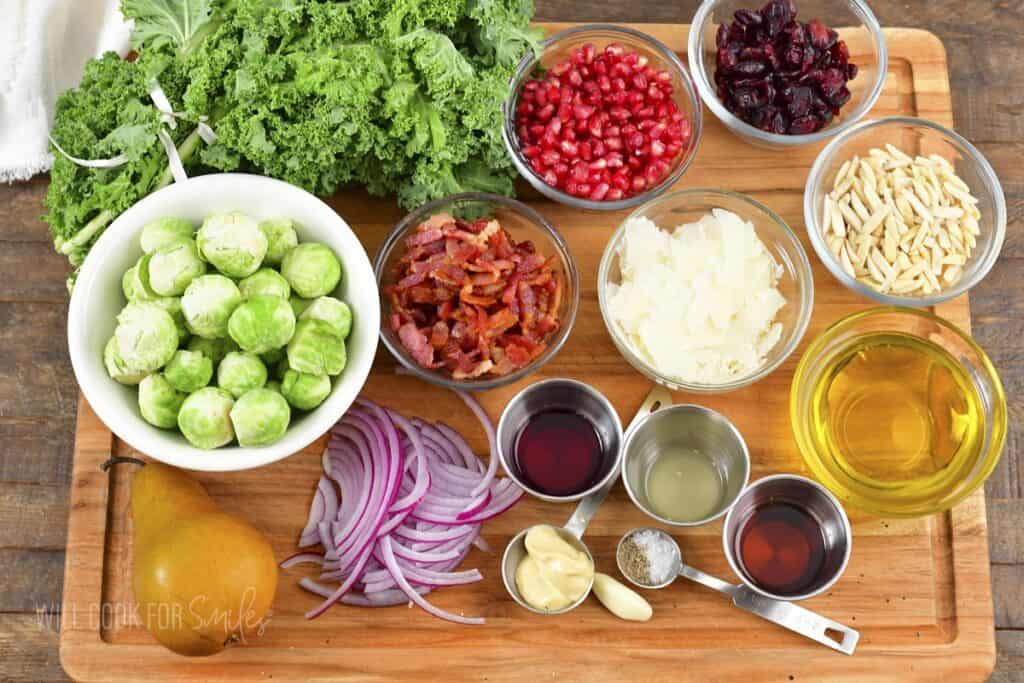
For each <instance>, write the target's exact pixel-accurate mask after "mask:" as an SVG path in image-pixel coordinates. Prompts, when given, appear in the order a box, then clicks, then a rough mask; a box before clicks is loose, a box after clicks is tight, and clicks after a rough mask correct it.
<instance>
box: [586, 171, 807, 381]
mask: <svg viewBox="0 0 1024 683" xmlns="http://www.w3.org/2000/svg"><path fill="white" fill-rule="evenodd" d="M699 195H712V196H719V197H728V198H729V199H735V200H739V201H741V202H744V203H746V204H748V205H750V206H751V207H752V208H754V209H755V210H757V211H758V212H760V213H762V214H764V215H765V216H766V217H767V218H768V219H770V220H771V221H773V222H774V223H775V225H776V226H778V227H779V228H781V229H782V231H783V233H784V234H785V235H787V236H788V237H789V238H790V240H791V242H792V244H793V245H795V247H796V250H795V252H796V256H797V258H793V266H794V269H795V270H796V272H797V279H798V280H801V281H802V282H803V284H804V285H805V286H804V287H803V288H802V291H803V296H801V297H800V300H799V305H800V309H799V314H798V316H797V320H796V325H795V327H794V333H793V334H792V338H791V339H790V341H789V342H788V343H787V344H786V345H785V346H783V347H782V349H781V351H780V353H779V354H778V357H777V358H776V359H775V360H773V361H770V362H767V363H765V364H764V365H762V366H761V367H759V368H758V369H757V370H755V371H754V372H752V373H750V374H749V375H744V376H743V377H739V378H737V379H733V380H730V381H728V382H721V383H718V384H703V383H697V382H684V381H680V380H678V379H675V378H672V377H668V376H666V375H663V374H661V373H659V372H657V371H656V370H655V369H654V368H653V367H651V366H650V364H648V363H647V362H646V361H644V360H643V359H642V358H640V357H639V356H638V355H637V354H636V353H635V352H634V351H633V349H632V345H631V344H629V342H628V341H626V340H625V339H624V338H623V337H622V333H621V332H620V331H619V330H618V329H617V327H616V324H615V323H614V321H612V320H610V318H609V316H610V313H609V311H608V294H607V291H606V290H607V283H608V274H609V271H610V270H611V264H612V259H613V258H614V257H615V256H617V253H616V252H617V251H618V247H619V244H620V242H621V241H622V235H623V234H624V233H625V229H626V224H627V223H629V221H631V220H633V219H634V218H640V217H642V216H644V214H646V213H647V212H648V211H650V210H651V209H653V208H655V207H657V206H658V205H659V204H662V203H667V202H670V201H676V200H679V199H685V198H687V197H691V196H699ZM755 230H756V227H755ZM787 252H788V253H790V256H791V258H792V256H793V254H792V252H789V250H787ZM597 297H598V307H599V308H600V309H601V318H602V319H603V320H604V325H605V328H606V329H607V330H608V334H609V335H610V336H611V338H612V341H613V342H614V343H615V346H616V347H617V348H618V349H619V352H620V353H621V354H622V356H623V357H624V358H625V359H626V360H627V361H628V362H629V364H630V365H632V366H633V367H634V368H636V369H637V370H639V371H640V372H641V373H642V374H644V375H646V376H647V377H649V378H651V379H653V380H654V381H655V382H657V383H658V384H661V385H662V386H665V387H669V388H671V389H674V390H677V391H687V392H691V393H703V394H718V393H726V392H729V391H734V390H736V389H742V388H743V387H747V386H750V385H751V384H754V383H755V382H758V381H760V380H762V379H764V378H765V377H767V376H768V375H770V374H771V373H772V372H774V371H775V370H777V369H778V368H779V366H781V365H782V364H783V363H784V362H785V361H786V359H787V358H789V357H790V356H791V355H792V354H793V352H794V351H795V350H796V348H797V346H799V345H800V342H801V341H802V340H803V338H804V335H805V334H806V333H807V328H808V326H809V325H810V322H811V315H812V313H813V310H814V273H813V271H812V270H811V262H810V260H809V259H808V258H807V251H806V250H805V249H804V247H803V244H802V243H801V242H800V238H799V237H798V236H797V234H796V232H794V231H793V229H792V228H790V227H789V225H788V224H787V223H786V221H784V220H783V219H782V218H781V217H780V216H779V215H778V214H776V213H775V212H774V211H772V210H771V209H769V208H768V207H767V206H765V205H764V204H762V203H761V202H759V201H757V200H756V199H754V198H753V197H751V196H749V195H746V194H743V193H741V192H733V191H732V190H726V189H722V188H712V187H694V188H686V189H682V190H676V191H674V192H670V193H668V194H665V195H662V196H660V197H655V198H654V199H651V200H650V201H648V202H646V203H645V204H643V205H641V206H639V207H637V208H636V210H634V211H633V212H632V213H630V214H629V215H628V216H627V217H626V218H625V219H624V220H623V221H622V223H620V224H619V227H618V228H616V229H615V232H614V233H613V234H612V236H611V237H610V238H609V239H608V242H607V244H606V245H605V248H604V253H603V254H602V255H601V263H600V265H599V266H598V269H597ZM787 303H789V302H787Z"/></svg>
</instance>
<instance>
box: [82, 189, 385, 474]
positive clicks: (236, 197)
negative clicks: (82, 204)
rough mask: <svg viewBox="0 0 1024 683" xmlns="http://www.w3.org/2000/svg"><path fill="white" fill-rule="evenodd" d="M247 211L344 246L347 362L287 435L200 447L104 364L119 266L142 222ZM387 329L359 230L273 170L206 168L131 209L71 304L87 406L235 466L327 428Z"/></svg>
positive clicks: (129, 433) (163, 457)
mask: <svg viewBox="0 0 1024 683" xmlns="http://www.w3.org/2000/svg"><path fill="white" fill-rule="evenodd" d="M233 210H239V211H244V212H245V213H246V214H248V215H250V216H252V217H253V218H256V219H257V220H262V219H265V218H272V217H287V218H291V219H292V220H294V221H295V224H296V231H297V232H298V234H299V241H300V242H312V241H315V242H322V243H324V244H326V245H327V246H328V247H330V248H331V249H332V250H333V251H334V253H335V254H337V256H338V258H339V260H340V261H341V265H342V279H341V283H340V284H339V285H338V288H337V289H336V290H335V291H334V293H333V294H334V296H336V297H339V298H340V299H342V300H343V301H346V302H347V303H348V304H349V306H350V307H351V308H352V314H353V326H352V334H351V336H349V338H348V340H347V342H346V347H347V351H348V364H347V365H346V366H345V370H344V372H342V373H341V375H339V376H338V377H337V378H335V380H334V388H333V389H332V390H331V394H330V395H329V396H328V397H327V399H326V400H325V401H324V402H323V403H322V404H321V405H320V406H319V407H318V408H317V409H316V410H314V411H312V412H310V413H307V414H304V415H293V419H292V423H291V425H290V426H289V427H288V432H287V433H286V434H285V436H284V438H282V439H281V440H280V441H278V442H277V443H275V444H272V445H270V446H265V447H262V448H242V447H240V446H225V447H223V448H218V449H215V450H202V449H199V448H195V447H194V446H192V445H191V444H189V443H188V442H187V441H186V440H185V437H183V436H182V435H181V434H180V433H178V432H177V431H175V430H163V429H158V428H156V427H153V426H152V425H150V424H149V423H148V422H146V421H145V420H143V419H142V416H141V415H140V413H139V408H138V392H137V389H136V387H128V386H123V385H121V384H118V383H117V382H115V381H114V380H112V379H111V378H110V377H109V376H108V375H107V371H106V369H105V368H104V366H103V347H104V346H105V345H106V343H107V340H108V339H110V337H111V335H112V334H113V333H114V327H115V325H116V321H115V316H116V315H117V314H118V312H119V311H120V310H121V308H122V307H123V306H124V305H125V303H126V302H125V299H124V295H123V294H122V292H121V275H122V274H123V273H124V271H126V270H128V269H129V268H131V267H132V265H134V263H135V262H136V261H137V260H138V259H139V257H140V256H141V255H142V248H141V247H140V246H139V235H140V232H141V230H142V226H143V225H145V224H146V223H148V222H149V221H151V220H154V219H156V218H161V217H164V216H177V217H180V218H186V219H188V220H191V221H192V222H194V223H195V224H196V226H197V227H198V226H199V225H200V224H201V223H202V220H203V219H204V218H205V217H206V216H208V215H210V214H212V213H221V212H226V211H233ZM379 334H380V302H379V297H378V294H377V280H376V278H375V277H374V275H373V268H372V267H371V266H370V260H369V258H368V257H367V255H366V250H365V249H364V248H363V245H362V244H361V243H360V242H359V238H358V237H356V235H355V233H353V232H352V229H351V228H349V226H348V224H347V223H346V222H345V221H344V219H342V218H341V217H340V216H339V215H338V214H336V213H335V212H334V210H333V209H331V208H330V207H329V206H327V205H326V204H324V203H323V202H322V201H320V200H319V199H317V198H316V197H315V196H313V195H311V194H309V193H308V192H306V191H305V190H301V189H299V188H297V187H294V186H292V185H289V184H288V183H285V182H282V181H280V180H274V179H272V178H265V177H262V176H255V175H244V174H237V173H228V174H218V175H206V176H198V177H196V178H192V179H190V180H188V181H186V182H183V183H175V184H173V185H171V186H169V187H167V188H164V189H162V190H160V191H159V192H155V193H153V194H152V195H150V196H148V197H146V198H145V199H143V200H142V201H140V202H139V203H138V204H136V205H135V206H133V207H131V208H130V209H128V210H127V211H125V212H124V213H123V214H121V216H119V217H118V218H117V220H115V221H114V222H113V223H112V224H111V225H110V227H108V228H107V230H106V232H104V233H103V235H102V236H101V237H100V239H99V240H97V242H96V244H95V245H94V246H93V248H92V250H90V252H89V256H88V257H87V258H86V259H85V263H84V264H83V266H82V270H81V273H80V274H79V276H78V280H77V282H76V283H75V289H74V292H73V293H72V296H71V307H70V310H69V312H68V348H69V350H70V352H71V364H72V366H73V367H74V370H75V376H76V378H77V379H78V385H79V386H80V387H81V389H82V393H84V394H85V398H86V400H88V401H89V405H90V406H92V409H93V410H94V411H95V412H96V414H97V415H98V416H99V418H100V419H101V420H103V422H104V423H105V424H106V425H107V426H108V427H109V428H110V429H111V431H113V432H114V433H115V434H117V436H118V437H119V438H120V439H122V440H123V441H125V442H126V443H128V444H129V445H130V446H132V448H134V449H136V450H138V451H140V452H142V453H145V454H146V455H148V456H150V457H152V458H155V459H157V460H160V461H162V462H165V463H167V464H169V465H174V466H176V467H184V468H187V469H192V470H207V471H230V470H244V469H249V468H251V467H259V466H260V465H266V464H267V463H271V462H274V461H276V460H280V459H282V458H285V457H287V456H289V455H291V454H293V453H296V452H298V451H300V450H302V449H303V448H305V447H306V446H308V445H309V444H310V443H312V442H313V441H315V440H316V439H317V438H319V437H320V436H321V435H322V434H324V433H325V432H326V431H327V430H328V429H330V427H331V426H332V425H333V424H334V423H335V422H336V421H337V420H338V419H339V418H340V417H341V416H342V415H343V414H344V413H345V411H346V410H348V407H349V406H350V405H351V404H352V401H353V400H355V398H356V395H357V394H358V393H359V391H360V390H361V389H362V387H363V384H364V383H365V382H366V377H367V375H368V374H369V372H370V366H371V365H372V364H373V357H374V354H375V353H376V350H377V340H378V338H379Z"/></svg>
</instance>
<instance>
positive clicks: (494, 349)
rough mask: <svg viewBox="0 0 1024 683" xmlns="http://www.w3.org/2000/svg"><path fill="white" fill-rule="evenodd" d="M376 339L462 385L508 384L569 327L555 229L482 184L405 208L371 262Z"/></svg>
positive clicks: (566, 276) (401, 357)
mask: <svg viewBox="0 0 1024 683" xmlns="http://www.w3.org/2000/svg"><path fill="white" fill-rule="evenodd" d="M374 271H375V272H376V275H377V284H378V285H379V287H380V291H381V294H382V296H381V321H382V323H381V338H382V339H383V341H384V345H385V346H386V347H387V348H388V350H390V351H391V353H392V354H393V355H394V356H395V358H397V359H398V361H399V362H400V363H401V364H402V365H403V366H404V367H405V368H406V369H408V371H409V372H411V373H412V374H414V375H416V376H417V377H420V378H422V379H425V380H427V381H429V382H434V383H435V384H439V385H442V386H446V387H450V388H459V389H466V390H470V391H476V390H484V389H493V388H494V387H498V386H502V385H505V384H510V383H512V382H515V381H516V380H519V379H521V378H523V377H525V376H526V375H528V374H530V373H531V372H533V371H534V370H536V369H537V368H539V367H540V366H541V365H543V364H544V363H546V362H547V361H548V360H549V359H550V358H551V357H552V356H554V355H555V354H556V353H557V352H558V350H559V349H560V348H561V346H562V344H564V343H565V340H566V339H567V338H568V336H569V331H570V330H571V329H572V325H573V322H574V321H575V319H576V310H577V308H578V306H579V274H578V273H577V272H576V266H575V264H574V263H573V261H572V257H571V256H570V255H569V248H568V246H567V245H566V243H565V240H564V239H563V238H562V236H561V235H560V234H559V233H558V231H557V230H556V229H555V228H554V227H552V225H551V224H550V223H548V222H547V221H546V220H545V219H544V217H543V216H541V215H540V214H539V213H537V212H536V211H534V210H533V209H532V208H530V207H529V206H527V205H526V204H523V203H522V202H518V201H516V200H514V199H509V198H507V197H501V196H498V195H491V194H483V193H465V194H457V195H452V196H450V197H445V198H442V199H438V200H437V201H434V202H431V203H429V204H426V205H424V206H422V207H420V208H419V209H417V210H416V211H414V212H412V213H411V214H409V215H408V216H406V217H405V218H404V219H403V220H402V221H401V222H400V223H399V224H398V225H397V226H395V229H394V230H393V231H392V232H391V234H390V235H389V236H388V238H387V240H385V242H384V244H383V246H382V247H381V249H380V251H379V252H378V253H377V258H376V261H375V262H374Z"/></svg>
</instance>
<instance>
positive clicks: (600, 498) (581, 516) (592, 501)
mask: <svg viewBox="0 0 1024 683" xmlns="http://www.w3.org/2000/svg"><path fill="white" fill-rule="evenodd" d="M670 405H672V394H671V393H670V392H669V390H668V389H666V388H665V387H663V386H661V385H658V384H655V385H654V387H653V388H652V389H651V390H650V392H648V394H647V397H646V398H645V399H644V402H643V403H641V404H640V410H638V411H636V415H635V416H634V417H633V420H632V422H630V423H629V428H630V429H632V428H633V425H635V424H636V423H637V422H639V421H640V420H641V419H643V418H644V417H646V416H647V415H649V414H650V413H653V412H654V411H655V410H659V409H661V408H664V407H665V406H670ZM618 480H619V473H618V472H616V473H615V476H613V477H612V478H611V479H609V480H608V483H606V484H605V485H604V486H602V487H601V488H599V489H598V490H597V491H594V492H593V493H591V494H590V495H589V496H587V497H586V498H584V499H583V500H581V501H580V502H579V505H577V506H576V509H575V510H574V511H573V513H572V517H570V518H569V521H568V522H566V523H565V530H566V531H568V532H569V533H570V534H572V535H573V536H575V537H576V538H583V532H584V531H586V530H587V526H588V525H589V524H590V520H592V519H593V518H594V515H595V514H597V509H598V508H599V507H601V503H603V502H604V499H605V498H607V497H608V493H609V492H610V491H611V490H612V487H614V486H615V482H617V481H618Z"/></svg>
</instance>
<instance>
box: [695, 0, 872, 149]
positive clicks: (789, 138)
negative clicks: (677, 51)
mask: <svg viewBox="0 0 1024 683" xmlns="http://www.w3.org/2000/svg"><path fill="white" fill-rule="evenodd" d="M723 1H724V0H702V2H701V4H700V6H699V7H698V8H697V12H696V13H695V14H694V15H693V20H692V22H691V23H690V35H689V37H688V38H687V49H686V58H687V61H688V62H689V64H690V70H691V71H692V72H693V73H694V76H693V80H694V82H695V83H696V86H697V92H698V93H699V94H700V98H701V99H702V100H703V101H704V104H705V105H707V107H708V109H710V110H711V111H712V112H714V114H715V116H717V117H718V118H719V120H721V121H722V122H723V123H724V124H725V125H726V127H728V128H730V129H732V130H734V131H735V132H737V133H740V134H742V135H744V136H747V137H750V138H753V139H755V140H757V141H759V142H762V143H767V144H771V145H774V146H777V147H798V146H801V145H808V144H813V143H816V142H821V141H823V140H827V139H829V138H831V137H834V136H836V135H839V134H841V133H843V132H844V131H847V130H849V129H850V127H851V126H854V125H856V124H857V123H859V122H860V121H861V119H863V118H864V116H865V115H867V113H868V112H869V111H870V110H871V108H872V107H874V106H875V103H876V102H878V98H879V97H880V96H881V94H882V90H883V89H884V88H885V81H886V76H887V73H888V68H889V48H888V46H887V45H886V40H885V33H884V31H883V30H882V26H881V24H879V22H878V18H877V17H875V13H874V12H873V11H872V10H871V8H870V7H869V6H868V4H867V3H866V2H864V0H843V1H844V2H845V3H846V4H847V5H849V6H850V8H851V10H852V11H853V12H854V13H855V14H857V15H858V16H859V17H860V19H861V21H862V22H863V23H864V26H865V27H866V28H867V29H868V32H869V33H870V34H871V37H872V39H873V40H874V43H875V45H876V46H877V47H876V49H875V53H876V55H875V56H876V61H877V68H876V76H875V81H874V83H873V84H872V86H871V89H870V91H869V92H868V94H867V97H865V98H864V101H863V102H861V103H860V104H859V105H858V106H857V107H856V108H854V109H853V111H851V112H850V115H849V116H847V117H845V118H843V119H842V120H841V121H839V122H838V123H836V124H835V125H829V126H826V127H825V128H822V129H821V130H819V131H816V132H814V133H808V134H806V135H781V134H778V133H769V132H767V131H763V130H761V129H759V128H755V127H754V126H752V125H750V124H749V123H747V122H746V121H743V120H742V119H740V118H739V117H738V116H736V115H735V114H733V113H732V112H730V111H729V110H728V109H726V108H725V107H724V106H723V105H722V103H721V101H720V100H719V99H718V94H717V93H716V92H715V91H714V90H713V89H712V88H711V82H710V80H709V79H708V74H707V72H706V70H705V69H704V61H703V59H701V58H700V57H695V56H694V55H699V54H700V50H699V49H698V41H700V40H702V39H701V33H702V32H703V29H704V26H705V24H707V23H708V22H709V21H710V19H711V12H712V11H713V10H715V9H716V8H717V7H718V6H719V5H720V4H721V3H722V2H723ZM695 29H696V30H695Z"/></svg>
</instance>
